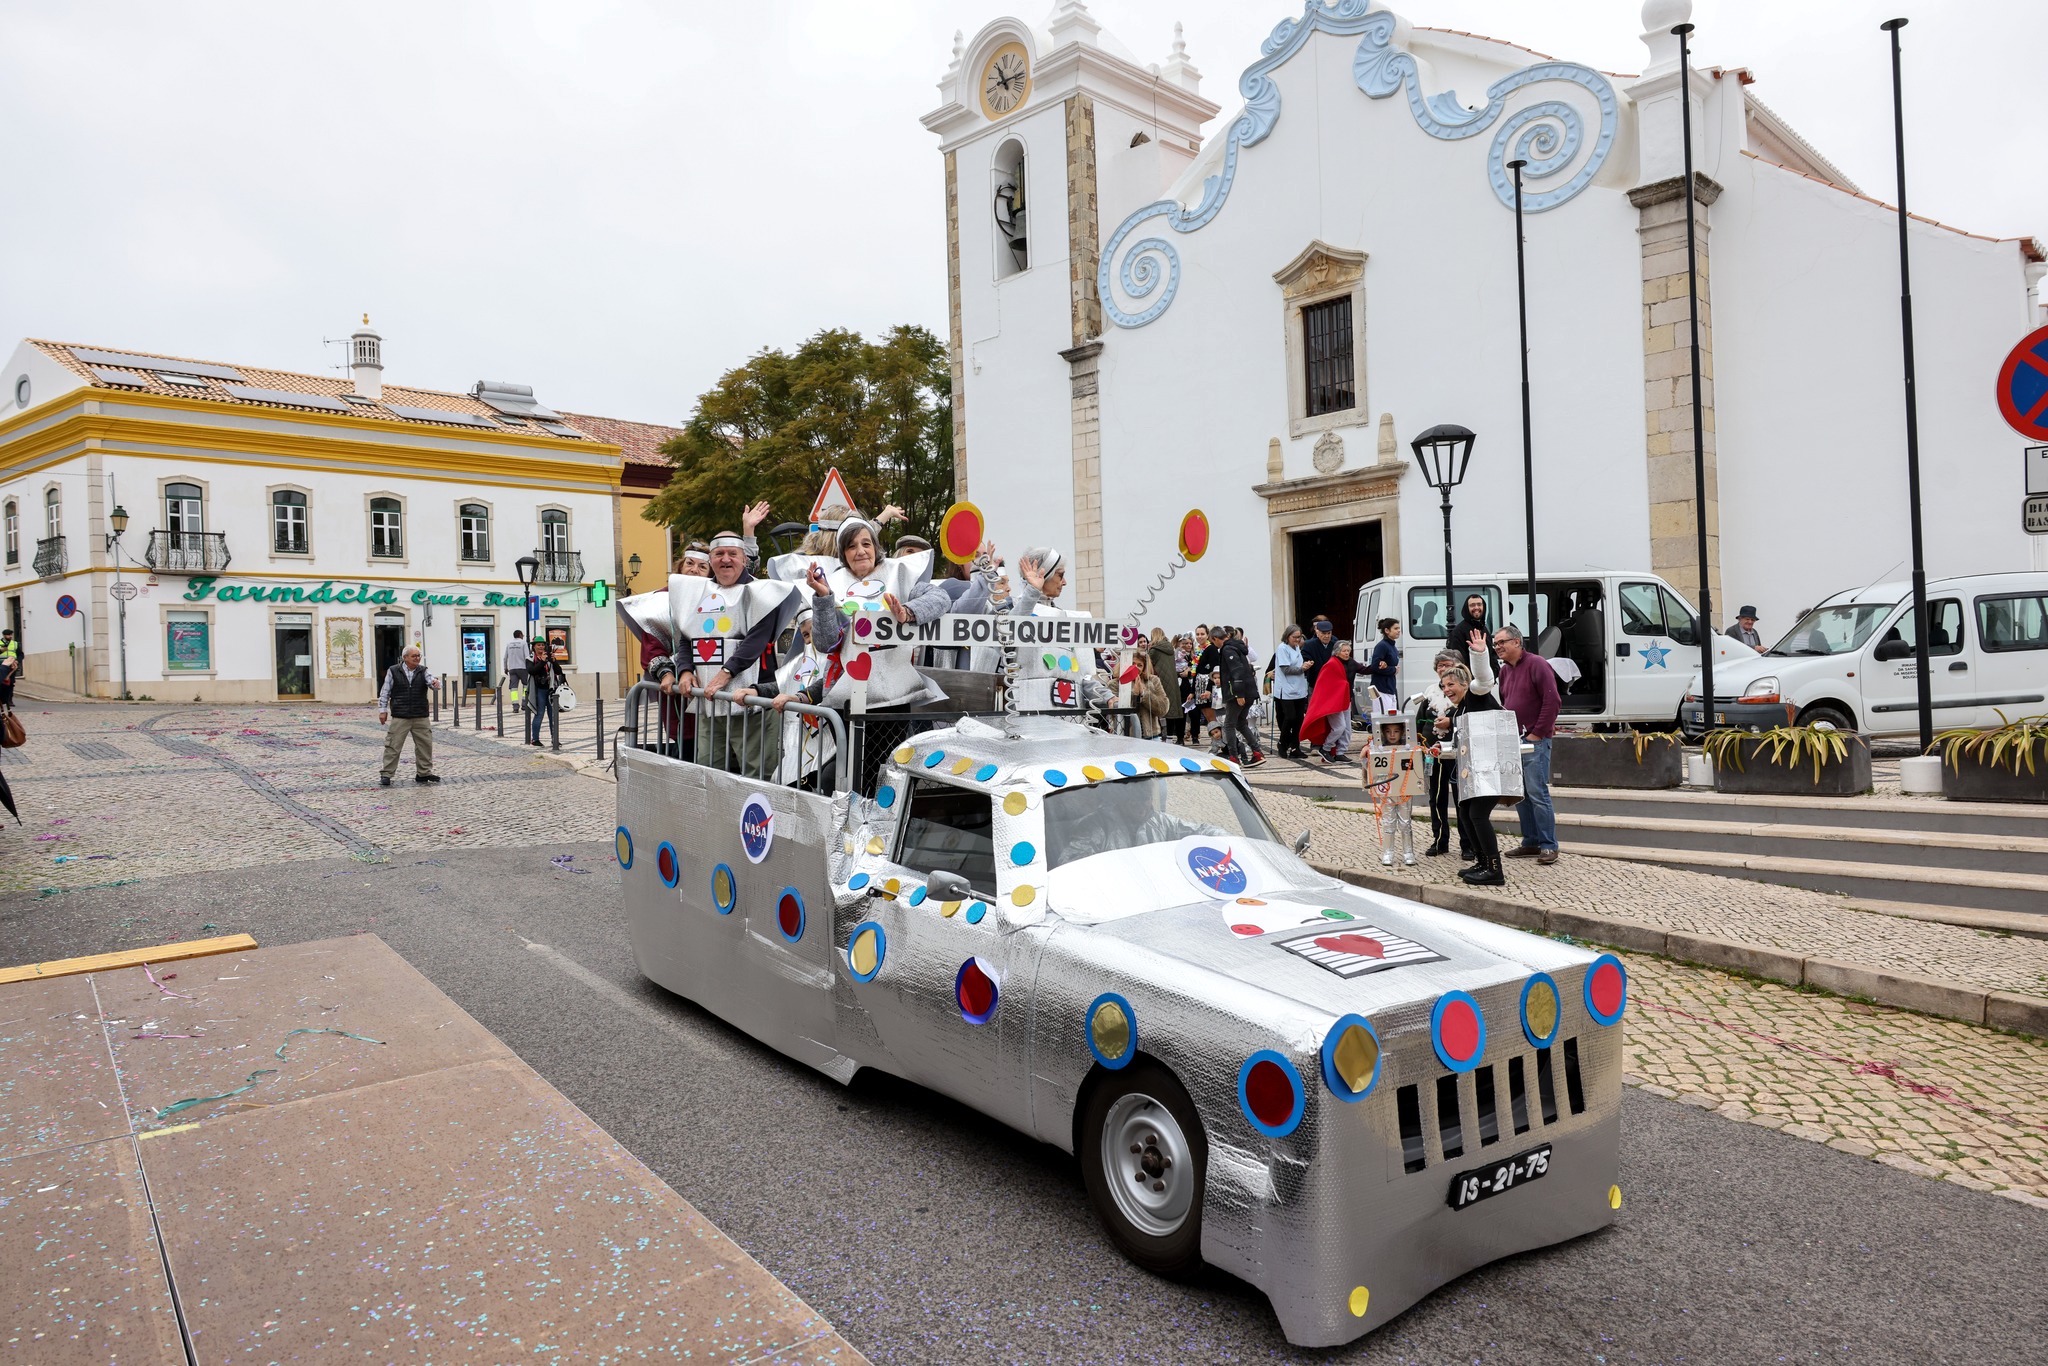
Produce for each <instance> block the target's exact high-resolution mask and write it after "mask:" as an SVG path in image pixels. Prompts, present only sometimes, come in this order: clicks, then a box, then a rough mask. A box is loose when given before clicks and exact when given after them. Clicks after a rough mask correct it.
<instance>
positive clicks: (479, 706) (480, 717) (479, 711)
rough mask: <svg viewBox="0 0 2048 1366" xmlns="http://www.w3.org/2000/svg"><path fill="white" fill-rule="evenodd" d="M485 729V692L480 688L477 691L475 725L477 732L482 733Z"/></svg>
mask: <svg viewBox="0 0 2048 1366" xmlns="http://www.w3.org/2000/svg"><path fill="white" fill-rule="evenodd" d="M483 728H484V690H483V689H482V688H478V689H477V690H476V723H475V729H476V730H478V731H481V730H483Z"/></svg>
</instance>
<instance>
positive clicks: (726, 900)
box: [711, 863, 740, 915]
mask: <svg viewBox="0 0 2048 1366" xmlns="http://www.w3.org/2000/svg"><path fill="white" fill-rule="evenodd" d="M721 882H723V883H724V886H725V894H724V895H722V896H721V895H720V894H719V891H718V888H719V884H720V883H721ZM739 904H740V880H739V879H738V878H736V877H734V876H733V875H732V867H731V865H729V864H724V863H721V864H719V865H718V866H717V867H716V868H713V869H712V870H711V909H713V910H715V911H717V912H718V913H719V914H720V915H731V914H732V908H733V907H735V906H737V905H739Z"/></svg>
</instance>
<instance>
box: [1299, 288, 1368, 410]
mask: <svg viewBox="0 0 2048 1366" xmlns="http://www.w3.org/2000/svg"><path fill="white" fill-rule="evenodd" d="M1301 328H1302V337H1303V340H1304V341H1305V342H1306V343H1307V345H1306V346H1305V347H1304V354H1305V355H1307V357H1308V369H1307V375H1306V376H1305V378H1306V379H1307V381H1308V415H1309V416H1310V417H1317V416H1320V415H1321V414H1323V413H1335V412H1341V411H1343V410H1344V409H1346V408H1354V407H1356V406H1358V389H1357V381H1356V377H1355V371H1354V369H1353V366H1352V361H1351V298H1350V296H1349V295H1346V296H1345V297H1343V298H1341V299H1331V300H1330V301H1328V302H1327V303H1320V304H1310V305H1309V306H1308V307H1306V308H1304V309H1302V310H1301Z"/></svg>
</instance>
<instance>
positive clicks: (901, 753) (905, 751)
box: [889, 745, 915, 764]
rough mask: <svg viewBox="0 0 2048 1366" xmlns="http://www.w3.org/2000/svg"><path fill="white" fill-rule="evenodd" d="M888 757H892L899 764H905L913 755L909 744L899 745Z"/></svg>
mask: <svg viewBox="0 0 2048 1366" xmlns="http://www.w3.org/2000/svg"><path fill="white" fill-rule="evenodd" d="M889 757H890V758H892V759H894V760H895V761H896V762H897V763H899V764H907V763H909V762H910V761H911V759H912V758H913V757H915V756H914V755H913V753H912V751H911V748H910V746H909V745H901V746H899V747H898V748H897V750H896V752H895V753H894V754H892V755H890V756H889Z"/></svg>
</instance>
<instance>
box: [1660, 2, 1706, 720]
mask: <svg viewBox="0 0 2048 1366" xmlns="http://www.w3.org/2000/svg"><path fill="white" fill-rule="evenodd" d="M1671 31H1672V32H1673V33H1675V34H1677V35H1678V108H1679V112H1680V122H1681V124H1682V125H1683V129H1684V134H1685V285H1686V301H1687V302H1686V306H1685V325H1686V328H1687V331H1688V334H1689V336H1690V338H1691V342H1692V350H1691V351H1690V352H1689V353H1688V359H1689V361H1690V364H1689V366H1688V368H1689V369H1691V371H1692V512H1693V528H1694V534H1695V535H1696V537H1697V538H1698V552H1699V560H1700V625H1699V629H1698V630H1697V631H1696V632H1694V635H1695V637H1696V638H1697V639H1698V640H1699V643H1700V731H1701V733H1703V734H1704V733H1705V732H1706V731H1708V730H1711V729H1713V725H1714V585H1713V581H1712V580H1711V579H1709V578H1708V577H1707V414H1706V409H1705V408H1703V407H1702V406H1701V405H1700V249H1699V209H1698V207H1697V206H1698V204H1699V180H1698V179H1697V178H1696V177H1695V176H1694V174H1693V169H1692V43H1691V39H1692V25H1691V24H1680V25H1678V26H1677V27H1676V28H1674V29H1672V30H1671Z"/></svg>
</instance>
